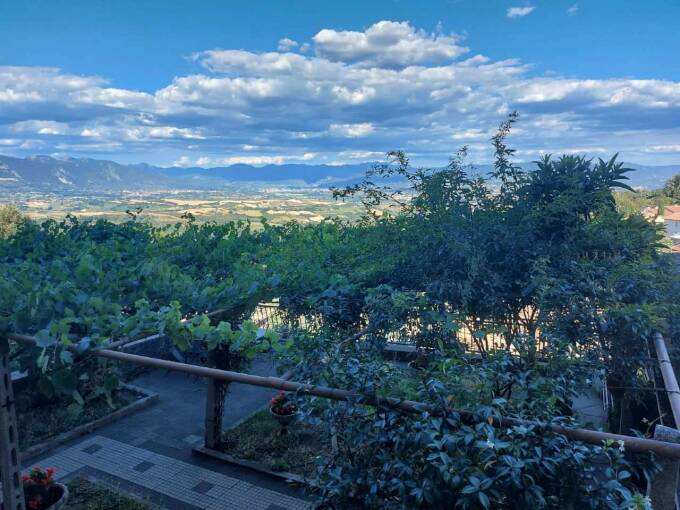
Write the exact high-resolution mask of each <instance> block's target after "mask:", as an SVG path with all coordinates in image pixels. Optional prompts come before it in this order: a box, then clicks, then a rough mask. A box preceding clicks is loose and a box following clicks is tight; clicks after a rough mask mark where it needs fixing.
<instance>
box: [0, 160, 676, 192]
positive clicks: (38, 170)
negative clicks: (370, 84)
mask: <svg viewBox="0 0 680 510" xmlns="http://www.w3.org/2000/svg"><path fill="white" fill-rule="evenodd" d="M372 164H373V163H362V164H352V165H337V166H335V165H306V164H284V165H265V166H257V167H256V166H251V165H245V164H236V165H231V166H226V167H217V168H202V167H189V168H185V167H168V168H165V167H158V166H152V165H147V164H145V163H141V164H131V165H123V164H120V163H115V162H113V161H106V160H99V159H90V158H63V159H61V158H53V157H51V156H30V157H27V158H23V159H22V158H13V157H9V156H0V188H14V187H19V188H22V189H27V188H28V189H30V188H35V189H36V190H44V189H51V190H55V191H57V190H83V191H87V190H98V189H131V188H133V189H134V188H147V189H149V188H157V189H160V188H167V189H172V188H199V189H202V188H215V187H223V186H226V185H228V184H230V183H239V182H240V183H244V182H253V183H271V184H282V185H285V184H288V185H298V186H319V187H322V186H323V187H330V186H343V185H348V184H352V183H355V182H358V181H359V180H360V179H361V177H362V176H363V175H364V173H365V172H366V170H367V169H369V168H370V167H371V166H372ZM627 166H630V167H632V168H636V169H637V171H636V172H633V173H632V174H630V179H631V180H630V183H629V184H631V185H632V186H637V187H643V188H658V187H660V186H662V185H663V183H664V182H665V181H666V180H667V179H669V178H670V177H672V176H673V175H675V174H677V173H680V164H678V165H664V166H652V165H635V164H628V165H627ZM490 169H491V165H478V166H477V171H478V173H481V174H484V173H487V172H488V171H489V170H490Z"/></svg>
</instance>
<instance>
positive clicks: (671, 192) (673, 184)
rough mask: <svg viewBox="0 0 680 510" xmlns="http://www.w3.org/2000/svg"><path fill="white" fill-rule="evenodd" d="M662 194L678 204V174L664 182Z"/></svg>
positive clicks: (679, 197)
mask: <svg viewBox="0 0 680 510" xmlns="http://www.w3.org/2000/svg"><path fill="white" fill-rule="evenodd" d="M663 194H664V195H666V196H667V197H668V198H672V199H673V200H674V201H675V202H680V174H677V175H674V176H673V177H671V178H670V179H668V180H667V181H666V184H664V186H663Z"/></svg>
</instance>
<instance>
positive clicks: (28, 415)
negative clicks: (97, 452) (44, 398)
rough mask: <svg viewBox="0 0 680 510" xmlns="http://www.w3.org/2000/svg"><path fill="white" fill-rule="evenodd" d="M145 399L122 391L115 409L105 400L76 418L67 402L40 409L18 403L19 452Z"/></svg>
mask: <svg viewBox="0 0 680 510" xmlns="http://www.w3.org/2000/svg"><path fill="white" fill-rule="evenodd" d="M140 398H141V396H140V395H139V394H138V393H135V392H133V391H129V390H120V391H119V392H118V393H117V394H116V395H115V397H114V398H113V407H111V406H109V404H108V403H107V402H106V399H105V398H103V397H102V398H99V399H96V400H92V401H90V402H88V403H87V405H86V406H85V407H84V408H83V410H82V412H81V413H80V414H77V415H74V414H72V413H71V412H70V411H69V410H68V406H67V405H65V404H64V403H63V402H59V401H57V402H49V403H45V404H42V405H37V404H36V403H34V402H31V403H29V401H28V400H24V399H18V400H17V421H18V425H19V430H20V431H21V434H19V448H20V449H21V450H26V449H27V448H30V447H31V446H33V445H35V444H38V443H42V442H43V441H46V440H48V439H50V438H52V437H54V436H57V435H59V434H61V433H62V432H67V431H69V430H71V429H73V428H74V427H77V426H78V425H83V424H85V423H90V422H92V421H94V420H98V419H99V418H103V417H104V416H106V415H107V414H111V413H112V412H113V411H116V410H118V409H120V408H122V407H125V406H126V405H128V404H131V403H132V402H134V401H135V400H139V399H140Z"/></svg>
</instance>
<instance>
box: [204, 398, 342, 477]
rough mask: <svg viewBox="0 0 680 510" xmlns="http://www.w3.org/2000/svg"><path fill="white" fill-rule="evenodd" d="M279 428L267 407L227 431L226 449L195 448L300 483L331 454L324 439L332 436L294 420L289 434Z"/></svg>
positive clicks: (328, 445)
mask: <svg viewBox="0 0 680 510" xmlns="http://www.w3.org/2000/svg"><path fill="white" fill-rule="evenodd" d="M279 431H280V426H279V424H278V423H277V422H276V421H275V420H274V419H273V418H272V417H271V415H270V413H269V407H266V408H265V409H263V410H260V411H258V412H256V413H255V414H253V415H252V416H251V417H250V418H248V419H246V420H244V421H243V422H241V423H240V424H238V425H236V426H235V427H233V428H231V429H229V430H227V431H226V432H225V433H224V443H223V449H224V451H223V452H218V451H216V450H210V449H208V448H202V447H199V448H196V449H195V450H196V451H197V452H199V453H202V454H205V455H210V456H212V457H215V458H218V459H220V460H224V461H226V462H229V463H232V464H237V465H240V466H243V467H247V468H250V469H254V470H256V471H260V472H264V473H267V474H270V475H274V476H277V477H279V478H284V479H286V480H292V481H296V482H304V480H305V479H306V478H308V477H309V476H311V475H312V474H313V473H314V472H315V468H316V462H317V460H318V459H319V458H323V457H327V456H329V455H330V454H331V445H330V443H327V442H326V441H324V440H323V438H325V437H328V434H327V432H326V431H324V430H320V429H319V428H317V427H313V426H309V425H305V424H302V423H300V422H294V423H292V424H291V425H290V426H289V427H288V434H286V435H284V436H282V435H280V434H279Z"/></svg>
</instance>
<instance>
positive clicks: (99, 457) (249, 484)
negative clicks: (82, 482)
mask: <svg viewBox="0 0 680 510" xmlns="http://www.w3.org/2000/svg"><path fill="white" fill-rule="evenodd" d="M249 372H250V373H254V374H258V375H272V374H273V373H274V369H273V366H272V364H271V362H270V361H269V360H268V359H265V358H263V359H258V360H256V361H255V362H254V363H253V365H252V367H251V370H249ZM132 382H133V384H134V385H135V386H139V387H142V388H145V389H147V390H150V391H153V392H155V393H158V394H159V397H160V399H159V402H158V403H156V404H155V405H153V406H151V407H150V408H148V409H145V410H143V411H141V412H138V413H136V414H134V415H131V416H128V417H126V418H124V419H122V420H120V421H118V422H116V423H113V424H111V425H108V426H106V427H104V428H102V429H99V430H97V431H96V432H94V433H92V434H90V435H87V436H84V437H81V438H79V439H77V440H74V441H72V442H70V443H67V444H66V445H64V446H63V447H62V448H60V449H59V450H56V451H52V452H50V453H48V454H46V455H44V456H43V457H42V458H38V459H37V461H34V462H32V463H31V465H39V466H43V467H44V466H54V467H55V468H56V469H57V473H58V474H59V476H60V477H62V479H65V480H68V479H70V478H73V477H85V478H89V479H94V480H96V481H99V482H102V483H105V484H106V485H109V486H113V487H114V488H116V487H118V488H120V489H121V490H123V491H126V492H129V493H132V494H135V495H137V496H139V497H141V498H143V499H147V500H149V501H150V502H152V503H155V504H157V505H159V506H161V507H162V508H165V509H168V510H197V509H209V510H218V509H225V510H226V509H232V508H233V509H239V508H247V509H260V510H286V509H291V510H293V509H295V510H297V509H302V508H307V507H308V502H307V501H306V500H305V498H304V494H303V492H302V490H301V489H296V488H293V487H290V486H289V485H287V484H286V483H285V482H283V481H280V480H276V479H272V478H271V477H268V476H266V475H263V474H260V473H257V472H254V471H251V470H248V469H245V468H240V467H236V466H231V465H227V464H224V463H221V462H219V461H216V460H213V459H210V458H204V457H202V456H199V455H196V454H192V448H193V447H194V446H197V445H199V444H201V443H202V438H203V430H204V426H203V419H204V416H205V395H206V389H205V387H206V381H205V380H203V379H193V378H191V377H188V376H186V375H183V374H176V373H166V372H164V371H159V370H154V371H151V372H148V373H146V374H144V375H142V376H140V377H138V378H137V379H135V380H134V381H132ZM273 394H274V391H272V390H269V389H266V388H258V387H254V386H245V385H239V384H232V389H231V393H230V394H229V396H228V397H227V401H226V406H225V420H224V425H225V427H229V426H231V425H234V424H235V423H237V422H238V421H240V420H242V419H244V418H246V417H247V416H249V415H250V414H251V413H253V412H255V411H257V410H258V409H260V408H261V407H262V406H263V405H264V404H265V403H266V402H267V400H268V399H269V398H270V397H271V396H272V395H273ZM26 467H29V466H26Z"/></svg>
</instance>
